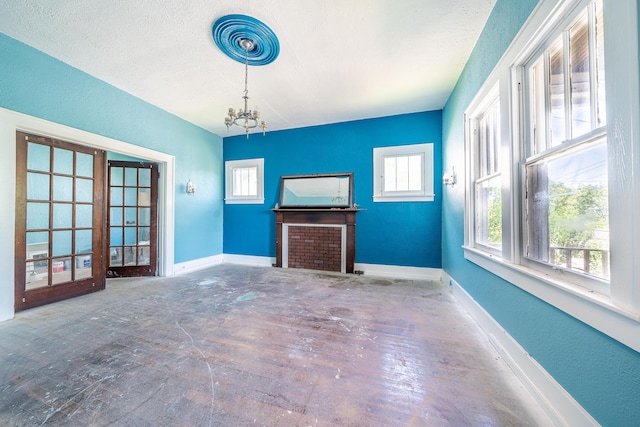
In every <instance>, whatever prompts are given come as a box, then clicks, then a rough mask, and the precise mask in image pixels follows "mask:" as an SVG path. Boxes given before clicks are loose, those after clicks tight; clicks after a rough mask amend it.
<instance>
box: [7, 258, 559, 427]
mask: <svg viewBox="0 0 640 427" xmlns="http://www.w3.org/2000/svg"><path fill="white" fill-rule="evenodd" d="M0 425H2V426H32V425H69V426H253V425H256V426H521V425H524V426H545V425H549V421H548V419H547V418H546V417H545V416H544V414H543V413H542V411H541V410H540V409H539V407H537V405H536V403H535V402H534V401H533V399H532V398H531V397H530V396H529V395H528V394H527V393H526V391H525V390H524V389H523V388H522V386H521V385H520V383H519V382H518V380H517V379H516V378H515V376H514V375H513V373H512V372H511V371H510V370H509V368H508V367H507V366H506V364H505V362H504V361H503V360H502V359H501V358H500V357H499V356H498V354H497V353H496V352H495V350H494V349H493V348H492V347H491V345H490V344H489V343H488V340H487V339H486V337H485V336H484V335H482V333H481V332H480V331H479V329H478V327H477V326H476V325H475V324H474V323H473V321H472V320H471V319H470V318H469V317H468V315H467V314H466V313H465V312H464V311H463V310H462V309H461V308H460V306H459V305H458V304H457V303H456V302H455V299H454V298H453V297H452V296H451V294H450V292H449V290H448V288H447V287H445V286H444V285H442V284H441V283H434V282H427V281H409V280H390V279H382V278H374V277H368V276H362V277H358V276H354V275H336V274H325V273H320V272H309V271H302V270H283V269H271V268H257V267H243V266H236V265H228V264H225V265H220V266H217V267H213V268H209V269H206V270H202V271H199V272H196V273H191V274H188V275H184V276H179V277H174V278H142V279H111V280H109V281H108V282H107V290H105V291H102V292H98V293H95V294H91V295H87V296H84V297H80V298H75V299H73V300H68V301H64V302H60V303H56V304H51V305H48V306H45V307H40V308H36V309H32V310H29V311H26V312H22V313H19V314H18V315H17V316H16V318H15V319H13V320H10V321H7V322H3V323H0Z"/></svg>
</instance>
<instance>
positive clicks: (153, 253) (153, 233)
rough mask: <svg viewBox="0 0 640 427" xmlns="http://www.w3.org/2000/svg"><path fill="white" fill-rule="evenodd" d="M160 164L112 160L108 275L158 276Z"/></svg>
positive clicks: (110, 170)
mask: <svg viewBox="0 0 640 427" xmlns="http://www.w3.org/2000/svg"><path fill="white" fill-rule="evenodd" d="M157 205H158V165H157V164H156V163H146V162H126V161H113V160H110V161H109V218H108V226H109V259H108V266H107V277H133V276H155V275H156V265H157V260H156V258H157V225H158V221H157Z"/></svg>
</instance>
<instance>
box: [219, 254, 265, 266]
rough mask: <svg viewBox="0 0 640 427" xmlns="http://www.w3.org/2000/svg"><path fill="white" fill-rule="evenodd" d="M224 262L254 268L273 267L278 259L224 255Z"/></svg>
mask: <svg viewBox="0 0 640 427" xmlns="http://www.w3.org/2000/svg"><path fill="white" fill-rule="evenodd" d="M223 260H224V262H225V263H229V264H242V265H250V266H254V267H271V266H273V264H275V263H276V259H275V257H274V258H271V257H268V256H255V255H235V254H224V255H223Z"/></svg>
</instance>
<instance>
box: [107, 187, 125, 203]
mask: <svg viewBox="0 0 640 427" xmlns="http://www.w3.org/2000/svg"><path fill="white" fill-rule="evenodd" d="M109 200H110V204H111V206H122V201H123V199H122V188H119V187H116V188H111V197H110V198H109Z"/></svg>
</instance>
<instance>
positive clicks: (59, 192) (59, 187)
mask: <svg viewBox="0 0 640 427" xmlns="http://www.w3.org/2000/svg"><path fill="white" fill-rule="evenodd" d="M53 200H59V201H64V202H70V201H72V200H73V178H68V177H66V176H54V177H53Z"/></svg>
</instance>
